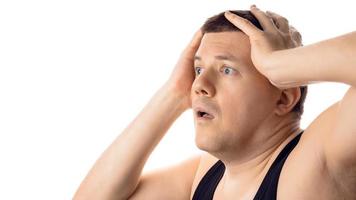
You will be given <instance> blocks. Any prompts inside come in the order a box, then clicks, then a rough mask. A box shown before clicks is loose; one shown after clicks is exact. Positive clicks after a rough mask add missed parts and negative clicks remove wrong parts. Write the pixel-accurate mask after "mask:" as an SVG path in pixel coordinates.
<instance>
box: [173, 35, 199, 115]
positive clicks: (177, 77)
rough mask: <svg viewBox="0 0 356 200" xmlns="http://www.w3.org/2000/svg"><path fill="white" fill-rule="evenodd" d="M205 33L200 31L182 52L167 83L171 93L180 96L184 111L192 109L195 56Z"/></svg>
mask: <svg viewBox="0 0 356 200" xmlns="http://www.w3.org/2000/svg"><path fill="white" fill-rule="evenodd" d="M202 37H203V33H202V31H201V29H199V30H198V31H197V32H196V33H195V34H194V37H193V38H192V40H191V41H190V43H189V44H188V46H187V47H186V48H185V49H184V51H183V52H182V54H181V56H180V58H179V60H178V62H177V64H176V66H175V67H174V70H173V72H172V74H171V76H170V78H169V79H168V81H167V83H166V84H167V86H168V88H169V89H170V91H171V92H173V93H174V94H175V95H178V96H179V97H180V99H181V100H182V102H181V103H182V106H183V110H186V109H188V108H191V107H192V105H191V97H190V94H191V88H192V84H193V81H194V79H195V71H194V56H195V53H196V52H197V50H198V48H199V46H200V42H201V39H202Z"/></svg>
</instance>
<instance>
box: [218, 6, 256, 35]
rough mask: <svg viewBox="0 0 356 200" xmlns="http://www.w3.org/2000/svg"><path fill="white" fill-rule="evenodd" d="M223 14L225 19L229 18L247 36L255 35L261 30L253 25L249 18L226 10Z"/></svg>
mask: <svg viewBox="0 0 356 200" xmlns="http://www.w3.org/2000/svg"><path fill="white" fill-rule="evenodd" d="M224 15H225V18H226V19H227V20H229V21H230V22H231V23H232V24H233V25H235V26H236V27H237V28H239V29H241V31H242V32H244V33H245V34H246V35H248V36H255V35H257V34H260V33H261V32H262V31H261V30H260V29H258V28H257V27H256V26H255V25H253V24H252V23H251V22H250V21H249V20H247V19H245V18H243V17H240V16H238V15H236V14H234V13H232V12H230V11H226V12H225V13H224Z"/></svg>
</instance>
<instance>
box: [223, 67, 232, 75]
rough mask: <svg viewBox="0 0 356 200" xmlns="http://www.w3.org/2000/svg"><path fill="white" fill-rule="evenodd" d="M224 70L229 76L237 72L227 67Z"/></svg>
mask: <svg viewBox="0 0 356 200" xmlns="http://www.w3.org/2000/svg"><path fill="white" fill-rule="evenodd" d="M223 69H224V73H225V74H229V72H230V73H233V72H234V71H235V69H233V68H231V67H227V66H224V67H223Z"/></svg>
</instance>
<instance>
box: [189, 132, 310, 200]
mask: <svg viewBox="0 0 356 200" xmlns="http://www.w3.org/2000/svg"><path fill="white" fill-rule="evenodd" d="M303 132H304V131H302V132H301V133H299V134H298V135H297V136H296V137H295V138H294V139H293V140H291V141H290V142H289V143H288V144H287V145H286V146H285V147H284V148H283V150H282V151H281V152H280V153H279V155H278V156H277V158H276V159H275V160H274V162H273V163H272V165H271V167H270V168H269V170H268V172H267V174H266V176H265V177H264V179H263V181H262V183H261V185H260V187H259V189H258V190H257V193H256V195H255V197H254V198H253V200H275V199H276V198H277V186H278V179H279V175H280V173H281V170H282V167H283V164H284V162H285V161H286V159H287V157H288V155H289V153H290V152H291V151H292V150H293V149H294V147H295V146H296V145H297V144H298V142H299V139H300V136H301V135H302V133H303ZM224 172H225V165H224V163H223V162H222V161H221V160H219V161H218V162H216V163H215V164H214V165H213V166H212V167H211V168H210V169H209V171H208V172H207V173H206V174H205V176H204V177H203V178H202V180H201V181H200V183H199V185H198V187H197V189H196V190H195V193H194V195H193V200H212V199H213V196H214V192H215V189H216V187H217V186H218V183H219V182H220V180H221V178H222V177H223V175H224Z"/></svg>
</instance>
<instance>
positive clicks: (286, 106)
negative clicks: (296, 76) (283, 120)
mask: <svg viewBox="0 0 356 200" xmlns="http://www.w3.org/2000/svg"><path fill="white" fill-rule="evenodd" d="M300 95H301V93H300V88H299V87H295V88H288V89H283V90H281V93H280V96H279V99H277V102H276V108H275V113H276V114H277V115H279V116H283V115H286V114H287V113H289V112H290V111H291V110H292V109H293V108H294V106H295V105H296V104H297V103H298V101H299V99H300Z"/></svg>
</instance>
